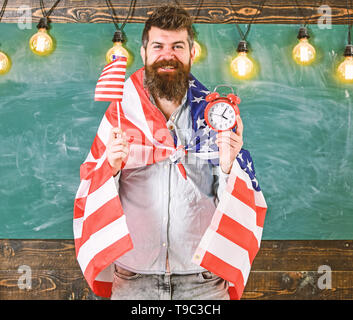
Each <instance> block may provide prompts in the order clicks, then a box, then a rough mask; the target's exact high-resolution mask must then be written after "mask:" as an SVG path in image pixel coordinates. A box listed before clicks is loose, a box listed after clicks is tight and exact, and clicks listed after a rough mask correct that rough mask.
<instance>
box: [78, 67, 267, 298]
mask: <svg viewBox="0 0 353 320" xmlns="http://www.w3.org/2000/svg"><path fill="white" fill-rule="evenodd" d="M116 63H117V64H119V63H120V62H116ZM109 66H110V67H111V66H112V64H110V65H108V66H107V67H108V68H107V67H106V68H104V70H103V73H102V75H103V74H104V76H106V77H105V78H103V79H114V80H111V81H116V78H115V77H109V76H108V75H109V72H108V73H107V71H108V70H114V69H113V67H111V68H109ZM114 72H117V71H116V70H115V71H114ZM118 72H121V71H118ZM143 77H144V69H143V68H141V69H140V70H138V71H136V72H135V73H134V74H132V75H131V76H130V78H129V79H128V80H127V81H126V82H125V83H124V86H123V96H122V99H121V96H120V97H116V96H115V95H116V92H115V93H113V95H114V97H108V95H111V94H112V92H113V91H114V90H110V89H114V86H112V87H104V88H109V90H101V88H98V86H101V85H102V84H101V83H100V80H99V81H98V84H97V89H96V96H95V97H96V99H101V100H103V101H112V102H111V104H110V105H109V107H108V109H107V110H106V112H105V115H104V116H103V119H102V121H101V123H100V125H99V128H98V131H97V134H96V136H95V139H94V141H93V144H92V147H91V150H90V152H89V154H88V156H87V158H86V160H85V161H84V163H83V164H82V165H81V167H80V178H81V183H80V186H79V188H78V191H77V194H76V198H75V203H74V220H73V228H74V238H75V247H76V256H77V260H78V263H79V265H80V267H81V270H82V272H83V274H84V277H85V279H86V280H87V282H88V284H89V286H90V287H91V289H92V290H93V292H94V293H95V294H96V295H99V296H102V297H110V295H111V288H112V281H113V269H112V268H113V263H114V261H115V260H116V259H118V258H119V257H120V256H122V255H123V254H124V253H126V252H127V251H129V250H131V249H132V248H133V243H132V241H131V237H130V234H129V230H128V226H127V224H126V219H125V214H124V212H123V209H122V206H121V203H120V199H119V195H118V193H117V190H116V186H115V182H114V178H113V177H112V168H111V166H110V164H109V163H108V161H107V157H106V145H107V143H108V140H109V134H110V130H111V129H112V128H113V127H118V126H119V127H121V129H122V130H123V131H124V132H126V134H127V137H128V139H129V143H130V152H129V156H128V158H127V160H126V162H124V163H123V168H137V167H141V166H145V165H150V164H153V163H156V162H158V161H162V160H165V159H168V158H169V159H170V161H171V162H173V163H175V164H176V165H178V167H179V169H180V173H181V174H182V175H183V176H184V178H187V176H186V172H185V169H184V167H183V165H182V162H183V155H185V153H186V152H193V153H195V155H197V156H198V157H200V158H202V159H205V160H207V161H209V162H210V163H212V164H213V165H218V148H217V146H216V144H215V138H216V137H215V132H213V131H211V130H210V129H209V127H207V125H206V122H205V120H204V109H205V107H206V104H207V103H206V101H205V96H206V95H207V94H208V93H209V91H208V90H207V89H206V88H205V87H204V86H203V85H202V84H201V83H200V82H199V81H197V79H196V78H194V77H193V76H192V75H190V81H189V90H188V93H187V99H188V103H189V105H190V106H191V117H192V124H193V131H194V135H193V137H192V139H191V140H190V141H189V142H188V143H187V144H185V145H184V144H181V141H178V138H177V137H176V136H172V135H171V134H170V131H169V130H168V129H167V127H166V122H165V118H164V116H163V114H162V113H161V112H158V110H157V109H156V107H155V106H154V105H153V104H152V102H151V101H150V99H149V94H148V92H147V91H146V90H145V89H144V86H143ZM100 79H102V77H100ZM119 79H122V78H119ZM105 81H106V80H105ZM104 85H105V86H106V85H109V84H106V83H105V84H104ZM109 86H110V85H109ZM116 89H119V90H121V89H122V88H116ZM105 99H106V100H105ZM109 99H110V100H109ZM119 120H120V121H119ZM265 213H266V202H265V200H264V197H263V195H262V192H261V189H260V187H259V184H258V182H257V180H256V176H255V171H254V166H253V161H252V159H251V156H250V154H249V152H248V151H246V150H244V149H242V150H241V152H240V153H239V155H238V157H237V161H234V164H233V168H232V171H231V173H230V176H229V179H228V183H227V188H226V191H225V192H224V195H223V196H222V198H221V199H220V202H219V204H218V206H217V209H216V211H215V214H214V217H213V219H212V222H211V224H210V226H209V228H208V229H207V231H206V233H205V234H204V235H203V237H202V240H201V242H200V244H199V247H198V248H197V250H196V252H195V254H194V257H193V262H194V263H196V264H198V265H201V266H202V267H204V268H206V269H208V270H210V271H211V272H213V273H215V274H217V275H219V276H220V277H222V278H224V279H225V280H227V281H229V284H230V289H229V293H230V297H231V299H240V298H241V295H242V292H243V290H244V287H245V284H246V281H247V278H248V275H249V273H250V267H251V264H252V261H253V259H254V257H255V255H256V253H257V251H258V250H259V247H260V241H261V235H262V228H263V223H264V218H265Z"/></svg>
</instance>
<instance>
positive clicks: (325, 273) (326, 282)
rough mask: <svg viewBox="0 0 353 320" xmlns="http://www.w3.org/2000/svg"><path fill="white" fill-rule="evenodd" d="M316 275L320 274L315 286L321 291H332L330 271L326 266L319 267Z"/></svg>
mask: <svg viewBox="0 0 353 320" xmlns="http://www.w3.org/2000/svg"><path fill="white" fill-rule="evenodd" d="M317 273H319V274H322V276H320V277H319V279H318V280H317V286H318V288H319V289H321V290H326V289H332V270H331V267H330V266H328V265H321V266H319V269H318V270H317Z"/></svg>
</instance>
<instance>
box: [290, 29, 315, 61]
mask: <svg viewBox="0 0 353 320" xmlns="http://www.w3.org/2000/svg"><path fill="white" fill-rule="evenodd" d="M297 38H298V40H299V43H298V44H297V45H296V46H295V47H294V48H293V51H292V56H293V59H294V61H295V62H296V63H297V64H300V65H309V64H311V63H312V62H313V61H314V60H315V57H316V50H315V48H314V47H313V46H312V45H311V44H310V43H309V41H308V39H309V38H310V36H309V34H308V30H307V28H306V27H301V28H300V29H299V32H298V36H297Z"/></svg>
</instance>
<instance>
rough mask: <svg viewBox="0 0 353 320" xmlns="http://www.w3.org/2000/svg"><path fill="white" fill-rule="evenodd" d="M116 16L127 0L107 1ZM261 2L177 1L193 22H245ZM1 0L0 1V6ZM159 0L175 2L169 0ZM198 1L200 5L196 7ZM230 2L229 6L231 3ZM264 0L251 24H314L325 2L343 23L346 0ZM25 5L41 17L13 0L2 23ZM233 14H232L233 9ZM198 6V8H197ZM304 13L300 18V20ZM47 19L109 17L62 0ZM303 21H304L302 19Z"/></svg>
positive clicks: (150, 1)
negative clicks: (319, 9)
mask: <svg viewBox="0 0 353 320" xmlns="http://www.w3.org/2000/svg"><path fill="white" fill-rule="evenodd" d="M54 2H55V1H54V0H52V1H44V4H45V6H46V10H47V11H48V10H49V9H50V8H51V6H52V5H53V4H54ZM111 2H112V4H113V6H114V9H115V11H116V13H117V15H118V19H119V21H122V20H124V19H125V17H126V15H127V13H128V9H129V6H130V0H121V1H120V0H119V1H117V0H111ZM261 2H262V1H260V0H257V1H246V0H237V1H236V0H231V2H230V0H198V1H197V0H193V1H190V0H186V1H177V3H179V4H180V5H181V6H182V7H184V8H185V9H186V10H188V11H189V13H190V14H191V15H192V16H193V17H195V22H196V23H249V22H250V21H251V20H252V18H253V17H254V15H255V14H256V12H257V9H258V7H259V4H260V3H261ZM2 3H3V1H1V2H0V5H2ZM163 3H171V4H175V3H176V1H174V0H169V1H164V2H163ZM199 3H201V6H200V8H198V6H199ZM231 3H232V4H233V6H232V5H231ZM297 3H298V4H299V8H298V7H297V5H296V1H295V0H267V1H266V2H265V5H264V6H263V9H262V10H261V12H260V13H259V16H258V18H257V19H256V20H255V21H254V23H278V24H283V23H303V22H307V23H314V24H315V23H317V22H318V19H319V18H320V17H321V15H322V13H320V12H319V11H318V8H319V7H320V6H321V5H327V6H329V7H330V9H331V15H332V24H347V23H348V20H349V19H348V11H347V5H346V0H327V1H325V0H316V1H315V0H304V1H301V0H297ZM160 4H161V3H160V1H157V0H137V1H136V5H135V9H134V12H133V15H132V17H131V18H130V19H129V20H128V22H134V23H142V22H144V21H145V20H146V18H147V16H148V15H149V14H150V13H151V12H152V11H153V9H154V8H156V7H157V6H160ZM23 6H27V8H30V9H31V12H32V21H33V22H38V21H39V18H40V17H42V12H41V10H40V5H39V0H21V1H20V0H13V1H9V3H8V6H7V9H6V11H5V14H4V16H3V19H2V22H10V23H17V22H18V19H19V17H21V16H23V15H24V13H23V11H22V10H19V8H20V7H23ZM232 8H233V9H234V11H235V15H234V14H233V10H232ZM198 9H199V10H198ZM349 13H350V16H351V17H352V16H353V8H349ZM303 16H304V19H303ZM51 20H52V22H54V23H111V22H112V20H111V16H110V13H109V11H108V9H107V6H106V2H105V0H98V1H93V0H87V1H80V0H62V1H61V2H60V3H59V5H58V6H57V7H56V8H55V10H54V11H53V14H52V15H51ZM306 20H307V21H306Z"/></svg>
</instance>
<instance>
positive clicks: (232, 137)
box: [216, 116, 244, 174]
mask: <svg viewBox="0 0 353 320" xmlns="http://www.w3.org/2000/svg"><path fill="white" fill-rule="evenodd" d="M243 128H244V127H243V122H242V120H241V118H240V116H237V130H236V132H235V133H234V132H233V131H223V132H219V133H218V134H217V139H216V144H217V146H218V148H219V164H220V166H221V169H222V171H223V172H224V173H227V174H228V173H230V170H231V169H232V165H233V161H234V160H235V158H236V156H237V155H238V153H239V151H240V150H241V148H242V146H243Z"/></svg>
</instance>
